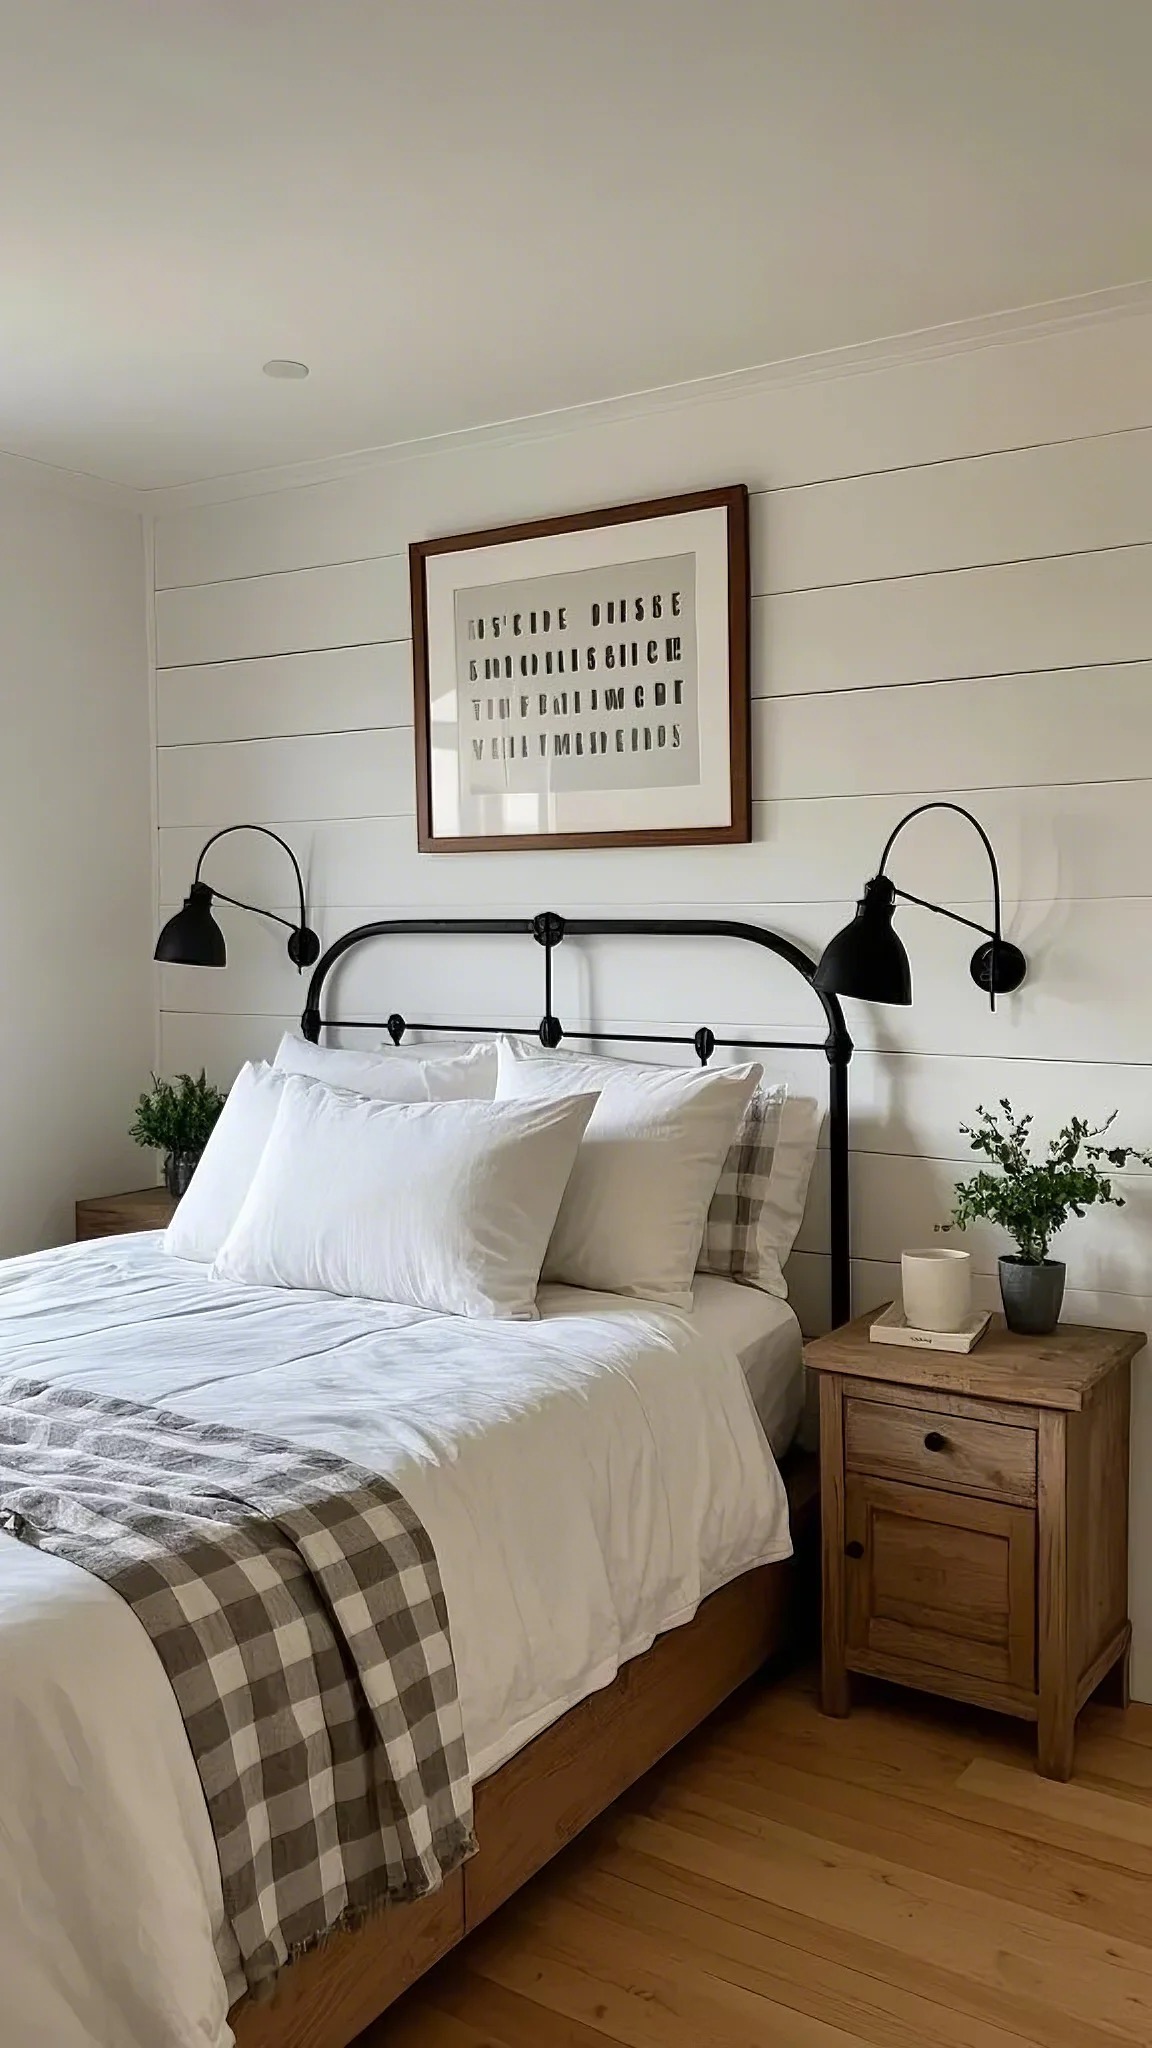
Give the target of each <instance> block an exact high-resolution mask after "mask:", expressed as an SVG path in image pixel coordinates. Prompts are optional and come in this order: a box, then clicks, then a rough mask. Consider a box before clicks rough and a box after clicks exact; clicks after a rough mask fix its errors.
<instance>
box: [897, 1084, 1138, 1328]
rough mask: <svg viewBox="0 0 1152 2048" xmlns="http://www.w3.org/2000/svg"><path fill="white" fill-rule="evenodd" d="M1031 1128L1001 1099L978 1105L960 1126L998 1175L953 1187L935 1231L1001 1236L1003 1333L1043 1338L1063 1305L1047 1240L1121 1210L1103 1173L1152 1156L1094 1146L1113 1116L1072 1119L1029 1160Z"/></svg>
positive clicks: (1060, 1265)
mask: <svg viewBox="0 0 1152 2048" xmlns="http://www.w3.org/2000/svg"><path fill="white" fill-rule="evenodd" d="M1032 1121H1033V1120H1032V1118H1031V1116H1021V1117H1018V1116H1017V1115H1016V1112H1015V1111H1014V1109H1013V1108H1012V1104H1011V1103H1010V1102H1009V1101H1008V1099H1007V1097H1006V1096H1002V1097H1001V1099H1000V1102H999V1104H998V1106H997V1109H996V1110H990V1109H985V1108H984V1107H983V1106H982V1105H981V1107H980V1108H978V1109H977V1112H976V1122H975V1123H974V1124H961V1126H960V1132H961V1135H962V1136H963V1137H965V1138H968V1139H969V1140H970V1141H971V1145H972V1150H973V1151H974V1152H980V1153H983V1155H984V1157H985V1158H986V1159H989V1160H991V1161H992V1163H993V1165H994V1166H996V1167H998V1168H999V1171H998V1172H995V1173H992V1172H989V1171H988V1170H987V1168H981V1170H980V1172H979V1173H976V1174H974V1175H973V1177H972V1179H971V1180H962V1181H960V1182H959V1183H958V1185H957V1188H956V1205H955V1208H954V1209H953V1211H952V1218H951V1222H949V1223H939V1224H937V1226H936V1227H937V1229H938V1230H951V1229H953V1228H955V1229H957V1230H965V1229H967V1227H968V1225H969V1224H970V1223H977V1222H980V1221H984V1222H987V1223H997V1224H999V1226H1000V1228H1001V1229H1002V1230H1006V1231H1007V1232H1008V1235H1009V1237H1011V1238H1012V1240H1013V1242H1014V1244H1015V1246H1016V1249H1015V1251H1014V1252H1006V1253H1005V1254H1004V1256H1003V1257H1002V1258H1001V1260H1000V1295H1001V1299H1002V1301H1003V1303H1004V1320H1005V1322H1006V1323H1007V1325H1008V1328H1009V1329H1010V1330H1016V1331H1019V1332H1020V1333H1021V1334H1023V1335H1026V1336H1032V1337H1046V1336H1047V1335H1048V1333H1049V1331H1050V1330H1054V1329H1055V1328H1056V1325H1057V1323H1058V1322H1059V1320H1060V1309H1061V1305H1062V1303H1063V1300H1064V1278H1065V1267H1064V1262H1063V1260H1061V1259H1050V1258H1049V1257H1048V1247H1049V1245H1050V1244H1051V1242H1052V1239H1053V1238H1054V1237H1055V1235H1056V1233H1057V1231H1058V1230H1062V1229H1063V1227H1064V1225H1065V1224H1066V1223H1067V1221H1068V1218H1069V1217H1070V1216H1083V1214H1084V1212H1085V1210H1086V1209H1091V1208H1093V1207H1094V1206H1095V1204H1096V1203H1098V1202H1100V1203H1109V1204H1110V1205H1111V1206H1112V1207H1113V1208H1115V1209H1122V1208H1123V1207H1124V1197H1123V1195H1120V1194H1117V1193H1116V1191H1115V1189H1114V1187H1113V1184H1112V1179H1111V1176H1110V1174H1109V1172H1108V1170H1107V1169H1108V1168H1113V1169H1115V1168H1119V1167H1123V1166H1127V1165H1128V1164H1129V1162H1130V1161H1132V1160H1138V1161H1139V1162H1140V1164H1141V1165H1142V1166H1152V1153H1148V1152H1141V1151H1140V1150H1139V1148H1138V1147H1137V1146H1135V1145H1107V1144H1102V1143H1101V1142H1100V1141H1101V1139H1103V1138H1105V1137H1106V1135H1107V1133H1108V1131H1109V1130H1110V1129H1111V1127H1112V1125H1113V1124H1114V1123H1115V1121H1116V1111H1115V1110H1113V1112H1112V1115H1111V1116H1110V1117H1108V1118H1106V1119H1105V1121H1104V1122H1103V1123H1102V1124H1100V1125H1099V1126H1097V1127H1096V1128H1093V1126H1092V1125H1091V1124H1089V1123H1088V1122H1087V1120H1086V1119H1085V1118H1084V1117H1079V1116H1074V1117H1071V1118H1070V1119H1069V1121H1068V1122H1067V1123H1066V1124H1065V1125H1064V1128H1063V1130H1061V1131H1058V1132H1057V1134H1056V1136H1055V1137H1054V1138H1053V1139H1051V1140H1050V1142H1049V1145H1048V1151H1047V1154H1046V1155H1045V1156H1043V1157H1041V1158H1034V1157H1033V1156H1032V1154H1031V1152H1030V1149H1029V1148H1030V1142H1031V1132H1032Z"/></svg>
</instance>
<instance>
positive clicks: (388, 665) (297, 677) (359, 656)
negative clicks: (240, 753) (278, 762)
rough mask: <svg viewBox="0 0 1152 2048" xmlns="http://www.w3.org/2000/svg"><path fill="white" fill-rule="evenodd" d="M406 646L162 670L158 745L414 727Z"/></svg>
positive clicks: (396, 643) (158, 693)
mask: <svg viewBox="0 0 1152 2048" xmlns="http://www.w3.org/2000/svg"><path fill="white" fill-rule="evenodd" d="M411 722H412V649H411V646H410V643H409V642H408V641H407V640H393V641H386V642H384V643H382V644H380V643H378V644H376V645H374V646H368V647H339V648H331V649H328V650H326V651H324V652H322V653H314V654H278V655H275V654H274V655H265V656H263V657H262V658H259V659H256V660H253V661H225V662H217V663H210V664H206V665H195V666H192V667H189V668H168V669H163V668H162V669H159V670H158V671H157V675H156V729H157V739H158V741H159V744H160V745H161V746H190V745H194V744H196V743H199V742H204V741H208V742H212V741H219V740H256V739H271V738H277V737H283V738H290V737H293V736H295V735H297V734H300V733H313V732H354V731H359V730H361V729H363V728H364V727H365V726H381V725H411Z"/></svg>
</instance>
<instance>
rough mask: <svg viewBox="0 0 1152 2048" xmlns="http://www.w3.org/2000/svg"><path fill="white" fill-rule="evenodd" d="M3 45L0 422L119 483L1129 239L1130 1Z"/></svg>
mask: <svg viewBox="0 0 1152 2048" xmlns="http://www.w3.org/2000/svg"><path fill="white" fill-rule="evenodd" d="M0 78H2V81H3V87H2V89H3V116H2V120H0V191H2V193H3V199H2V203H0V448H4V449H7V450H9V451H12V452H14V453H17V454H22V455H25V456H30V457H33V458H35V459H37V460H39V461H42V462H47V463H54V464H57V465H61V466H63V467H66V468H69V469H73V470H79V471H84V472H88V473H90V474H94V475H97V476H101V477H105V478H108V479H114V480H118V481H120V482H123V483H127V484H130V485H133V486H137V487H144V488H147V487H151V486H163V485H168V484H174V483H180V482H185V481H189V480H192V479H196V478H202V477H208V476H214V475H220V474H224V473H227V472H231V471H236V470H244V469H251V468H257V467H262V466H264V465H268V464H280V463H285V462H294V461H300V460H303V459H306V458H310V457H316V456H330V455H335V454H338V453H341V452H344V451H348V450H353V449H358V448H365V447H372V446H377V445H381V444H385V443H389V442H394V441H398V440H406V439H408V438H410V437H413V436H419V435H425V434H436V433H441V432H446V431H451V430H454V429H458V428H462V427H468V426H475V425H479V424H480V423H482V422H486V421H491V420H496V419H503V418H511V417H516V416H519V415H523V414H525V413H532V412H537V411H541V410H545V409H550V408H553V407H559V406H568V405H573V404H578V403H580V402H582V401H585V400H589V399H595V398H601V397H608V396H611V395H614V394H617V393H622V392H627V391H632V390H637V389H640V388H645V387H650V386H653V385H659V384H664V383H669V382H674V381H678V380H680V379H685V378H692V377H700V376H706V375H708V374H710V373H713V372H717V371H724V370H731V369H736V368H739V367H742V366H745V365H749V364H754V363H765V362H770V361H776V360H779V359H781V358H785V357H790V356H795V355H800V354H807V353H810V352H814V351H819V350H824V349H829V348H835V347H839V346H842V345H844V344H849V343H854V342H860V341H866V340H870V339H872V338H875V337H878V336H883V335H892V334H897V333H904V332H908V331H910V330H914V329H918V328H923V327H929V326H934V325H936V324H938V323H942V322H948V321H953V320H960V319H967V318H970V317H973V316H976V315H979V314H984V313H989V312H992V311H995V310H997V309H999V308H1003V307H1012V306H1025V305H1031V304H1035V303H1037V302H1041V301H1045V300H1050V299H1054V298H1060V297H1064V296H1066V295H1071V294H1078V293H1082V292H1087V291H1092V290H1096V289H1099V288H1101V287H1105V286H1111V285H1117V284H1121V283H1125V282H1128V281H1130V280H1133V279H1136V278H1141V277H1146V276H1148V275H1149V274H1150V273H1152V119H1150V118H1149V106H1150V104H1152V0H0ZM271 356H289V357H296V358H300V359H302V360H303V361H305V362H307V363H309V364H310V365H311V368H312V375H311V377H310V378H309V380H308V381H307V382H306V383H287V382H278V383H277V382H272V381H270V380H269V379H268V378H266V377H264V376H262V375H261V364H262V363H263V362H264V361H265V360H266V359H267V358H269V357H271Z"/></svg>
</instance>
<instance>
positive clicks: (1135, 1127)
mask: <svg viewBox="0 0 1152 2048" xmlns="http://www.w3.org/2000/svg"><path fill="white" fill-rule="evenodd" d="M848 1095H849V1105H850V1110H849V1114H850V1121H851V1130H852V1146H853V1149H854V1150H855V1151H857V1152H879V1153H891V1154H909V1155H917V1154H928V1155H936V1156H938V1157H941V1158H962V1157H963V1156H964V1155H965V1151H966V1145H967V1141H966V1140H965V1139H963V1138H962V1137H961V1136H960V1126H961V1124H971V1123H972V1121H973V1119H974V1117H975V1114H976V1111H977V1110H978V1108H979V1107H980V1105H981V1104H982V1103H986V1104H988V1105H989V1106H993V1105H995V1104H996V1103H997V1102H999V1101H1000V1099H1001V1098H1002V1097H1003V1096H1007V1098H1008V1100H1009V1101H1010V1102H1011V1103H1012V1104H1013V1106H1014V1108H1015V1109H1017V1110H1018V1111H1020V1112H1025V1111H1030V1112H1031V1114H1032V1115H1033V1117H1034V1118H1035V1126H1034V1128H1035V1132H1036V1136H1037V1138H1038V1139H1039V1140H1040V1141H1041V1142H1042V1143H1045V1144H1046V1143H1047V1141H1048V1139H1049V1138H1051V1137H1054V1136H1055V1134H1056V1132H1057V1131H1058V1130H1060V1129H1061V1128H1062V1127H1063V1125H1064V1124H1066V1123H1067V1122H1068V1119H1069V1117H1071V1116H1084V1117H1087V1118H1088V1119H1089V1121H1090V1122H1091V1123H1093V1124H1101V1123H1103V1122H1104V1120H1105V1118H1106V1117H1108V1116H1110V1115H1111V1114H1112V1112H1113V1110H1115V1111H1116V1125H1115V1129H1116V1132H1117V1134H1118V1137H1119V1139H1120V1141H1121V1142H1123V1143H1126V1144H1130V1145H1139V1146H1140V1147H1141V1148H1142V1150H1144V1151H1152V1044H1149V1046H1148V1047H1147V1049H1146V1051H1145V1053H1144V1055H1143V1060H1142V1063H1133V1064H1124V1063H1120V1062H1115V1063H1109V1062H1104V1061H1098V1060H1096V1059H1094V1058H1093V1057H1092V1055H1091V1054H1089V1055H1088V1056H1087V1057H1086V1058H1084V1059H1083V1060H1077V1061H1063V1060H1057V1059H1049V1058H1046V1057H1041V1058H1039V1059H1026V1058H1014V1057H1011V1056H1006V1055H1005V1054H1004V1053H1002V1052H999V1053H995V1054H992V1055H987V1054H986V1055H984V1056H982V1057H971V1056H970V1057H967V1058H965V1057H963V1056H959V1055H956V1054H953V1053H940V1054H922V1053H904V1052H873V1051H870V1050H868V1049H867V1048H864V1049H861V1050H859V1051H857V1053H856V1055H855V1057H854V1058H853V1061H852V1065H851V1069H850V1073H849V1083H848ZM1149 1257H1150V1262H1152V1240H1150V1243H1149Z"/></svg>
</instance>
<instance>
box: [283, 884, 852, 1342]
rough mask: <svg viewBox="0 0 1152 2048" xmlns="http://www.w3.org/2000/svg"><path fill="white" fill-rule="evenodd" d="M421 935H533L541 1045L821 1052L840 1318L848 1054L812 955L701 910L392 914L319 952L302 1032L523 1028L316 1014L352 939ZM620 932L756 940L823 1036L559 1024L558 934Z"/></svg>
mask: <svg viewBox="0 0 1152 2048" xmlns="http://www.w3.org/2000/svg"><path fill="white" fill-rule="evenodd" d="M421 933H427V934H430V935H434V936H436V937H440V938H443V937H455V936H457V935H460V936H465V935H472V936H480V937H484V936H487V937H502V936H511V937H517V936H523V937H525V938H532V939H535V941H536V943H537V945H539V946H541V947H542V948H543V951H544V1015H543V1017H542V1018H541V1020H540V1022H539V1024H538V1025H533V1026H532V1027H531V1028H532V1029H533V1030H535V1031H536V1032H537V1034H538V1036H539V1038H540V1041H541V1043H542V1044H543V1045H546V1046H556V1045H559V1043H560V1040H561V1039H562V1038H563V1037H565V1036H568V1037H572V1038H581V1039H587V1040H589V1041H593V1042H606V1041H614V1042H619V1043H629V1044H637V1045H689V1046H691V1047H692V1048H693V1050H694V1052H695V1053H696V1055H697V1057H698V1059H700V1060H701V1061H702V1062H705V1063H706V1062H707V1061H708V1060H710V1059H711V1057H712V1054H713V1053H714V1051H715V1050H716V1048H717V1046H724V1047H735V1048H737V1049H739V1050H744V1049H745V1048H747V1049H748V1050H749V1051H753V1052H811V1051H813V1050H817V1051H819V1050H823V1052H824V1053H825V1055H826V1057H827V1060H828V1146H829V1177H830V1192H829V1237H830V1244H829V1250H830V1252H831V1258H832V1271H831V1290H830V1294H831V1301H830V1306H831V1311H832V1322H833V1326H835V1325H837V1324H839V1323H843V1322H847V1320H848V1318H849V1316H850V1315H851V1313H852V1306H851V1304H852V1272H851V1239H850V1225H849V1207H848V1062H849V1060H850V1059H851V1057H852V1040H851V1038H850V1037H849V1034H848V1027H847V1025H846V1024H845V1022H844V1013H843V1011H842V1010H841V1008H840V1005H839V1003H838V1001H837V999H836V997H835V996H833V995H828V994H826V993H825V992H824V990H823V989H818V988H816V987H815V986H814V985H813V981H812V976H813V974H814V973H815V970H816V962H815V961H814V960H811V959H809V957H808V955H807V953H805V952H803V951H802V950H801V948H800V947H799V946H796V945H793V943H792V941H791V939H786V938H783V937H782V936H781V934H780V933H779V932H773V931H769V930H768V929H767V928H766V927H765V926H764V925H759V924H742V923H737V922H736V921H734V920H729V919H727V918H709V917H569V918H565V917H561V916H559V915H558V914H557V912H556V911H554V910H546V911H543V912H542V913H541V915H540V916H539V917H523V918H519V917H395V918H382V919H380V920H379V921H378V922H377V923H374V924H361V925H357V926H356V927H355V929H354V930H352V931H349V932H345V933H344V935H343V937H342V938H339V939H337V940H336V941H335V942H334V944H332V945H331V946H329V948H328V950H327V952H326V953H324V954H322V955H321V957H320V959H319V960H318V961H317V963H316V966H315V968H314V969H313V972H312V979H311V981H310V982H309V984H308V999H307V1002H306V1004H305V1007H304V1014H303V1016H302V1017H301V1020H300V1023H301V1029H302V1030H303V1033H304V1036H305V1038H307V1039H310V1040H311V1041H312V1043H313V1044H315V1043H316V1042H317V1041H318V1039H319V1037H320V1033H321V1031H323V1030H325V1029H326V1028H328V1027H330V1026H332V1025H341V1024H342V1025H343V1026H344V1027H345V1028H346V1029H347V1030H361V1031H380V1030H384V1031H387V1033H388V1035H389V1037H390V1038H391V1039H392V1042H393V1044H394V1045H399V1043H400V1041H401V1039H402V1038H403V1036H404V1033H405V1032H406V1031H421V1032H425V1031H450V1032H453V1033H456V1034H459V1033H460V1032H461V1031H482V1032H490V1031H492V1032H495V1031H508V1032H520V1033H523V1031H524V1026H523V1025H522V1024H504V1025H492V1024H486V1025H469V1024H463V1023H455V1024H423V1023H418V1022H417V1021H416V1020H414V1019H412V1018H406V1017H403V1016H402V1015H401V1014H400V1013H399V1011H393V1012H392V1014H391V1016H389V1017H386V1018H384V1019H383V1020H377V1019H373V1018H363V1017H347V1018H334V1017H325V1016H324V1015H323V1014H322V1012H321V1008H320V998H321V995H322V993H323V989H324V984H325V982H326V981H327V979H328V976H329V975H330V974H331V972H332V969H333V968H334V967H335V966H336V965H337V963H338V962H339V961H341V960H342V959H343V958H344V956H345V954H346V953H349V952H351V950H352V948H353V947H354V946H360V945H363V944H364V943H365V942H366V941H367V940H369V939H387V938H397V937H401V936H408V937H411V936H418V935H420V934H421ZM613 936H615V937H617V938H629V939H649V938H654V939H669V938H672V939H675V938H689V939H742V940H744V941H745V942H746V943H747V944H749V945H752V946H762V947H763V948H764V950H765V952H768V953H774V954H775V955H776V957H777V958H778V959H780V960H783V961H785V962H786V963H787V965H788V966H789V967H793V968H795V970H796V972H797V974H799V975H800V976H801V977H802V979H803V980H804V981H806V982H807V984H808V986H809V987H810V988H811V989H812V994H813V997H814V998H815V1000H816V1001H817V1002H818V1003H819V1004H820V1005H821V1008H822V1009H823V1012H824V1021H825V1023H826V1025H827V1033H826V1036H825V1037H824V1038H823V1039H822V1040H820V1039H796V1038H767V1039H765V1038H746V1037H744V1036H743V1035H741V1036H740V1037H739V1038H717V1037H716V1035H715V1033H714V1032H713V1031H712V1030H711V1029H710V1028H709V1026H708V1025H706V1024H703V1025H701V1026H700V1028H699V1030H697V1031H695V1032H694V1033H693V1034H692V1035H691V1036H690V1037H684V1036H683V1035H682V1034H676V1033H668V1032H657V1031H594V1030H582V1029H578V1028H577V1029H572V1030H566V1027H565V1026H563V1025H562V1024H561V1022H560V1019H559V1018H558V1017H557V1016H555V1015H554V1013H553V1009H552V955H553V952H554V951H555V949H556V947H557V946H559V945H560V944H561V943H562V942H563V940H564V939H565V938H566V937H567V938H573V939H585V938H610V937H613Z"/></svg>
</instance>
